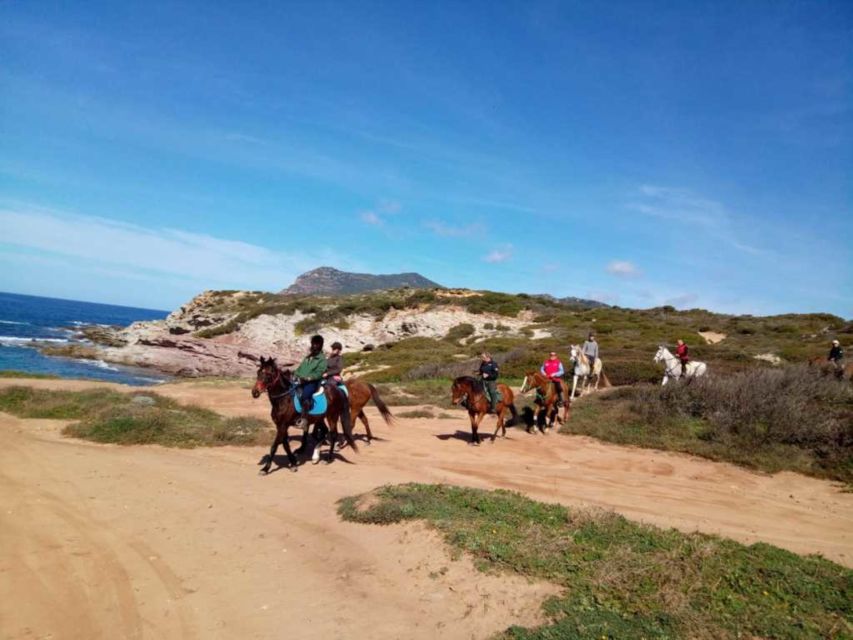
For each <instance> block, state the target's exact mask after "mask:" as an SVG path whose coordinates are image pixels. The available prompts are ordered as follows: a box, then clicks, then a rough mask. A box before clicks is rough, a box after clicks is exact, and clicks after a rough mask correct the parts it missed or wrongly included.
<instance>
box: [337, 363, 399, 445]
mask: <svg viewBox="0 0 853 640" xmlns="http://www.w3.org/2000/svg"><path fill="white" fill-rule="evenodd" d="M344 384H346V386H347V390H348V391H349V406H350V421H351V422H352V424H353V426H355V421H356V418H358V419H359V420H361V421H362V423H364V428H365V429H366V430H367V444H370V441H371V440H373V434H372V433H370V423H369V422H368V421H367V416H366V415H365V414H364V405H366V404H367V403H368V402H369V401H370V400H373V404H375V405H376V408H377V409H379V413H380V414H381V415H382V419H383V420H385V424H388V425H391V424H394V416H393V415H391V410H390V409H388V407H387V406H386V405H385V403H384V402H383V401H382V398H380V397H379V392H378V391H377V390H376V387H374V386H373V385H372V384H370V383H369V382H365V381H364V380H362V379H361V378H349V379H348V380H346V382H345V383H344Z"/></svg>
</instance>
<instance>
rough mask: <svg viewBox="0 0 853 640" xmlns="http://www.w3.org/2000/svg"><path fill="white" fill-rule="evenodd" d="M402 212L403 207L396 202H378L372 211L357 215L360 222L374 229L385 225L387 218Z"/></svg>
mask: <svg viewBox="0 0 853 640" xmlns="http://www.w3.org/2000/svg"><path fill="white" fill-rule="evenodd" d="M402 210H403V205H402V204H400V203H399V202H397V201H396V200H380V201H379V204H378V205H377V206H375V207H374V208H373V209H370V210H368V211H362V212H361V213H360V214H359V218H361V221H362V222H364V223H366V224H369V225H373V226H376V227H379V226H382V225H383V224H385V220H386V219H387V217H388V216H393V215H396V214H398V213H400V211H402Z"/></svg>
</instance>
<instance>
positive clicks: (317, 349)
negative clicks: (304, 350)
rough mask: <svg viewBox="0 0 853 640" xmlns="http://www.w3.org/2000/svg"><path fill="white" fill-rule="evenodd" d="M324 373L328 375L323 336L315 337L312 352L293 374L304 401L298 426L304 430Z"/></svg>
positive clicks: (312, 341)
mask: <svg viewBox="0 0 853 640" xmlns="http://www.w3.org/2000/svg"><path fill="white" fill-rule="evenodd" d="M324 373H326V356H324V355H323V336H313V337H312V338H311V351H309V352H308V355H307V356H305V357H304V358H303V359H302V362H300V363H299V366H298V367H296V371H294V372H293V375H294V376H296V380H297V383H298V384H299V388H300V393H299V397H300V399H301V401H302V415H301V416H300V418H299V420H298V421H297V423H296V424H297V426H300V427H302V428H303V429H307V428H308V412H309V411H311V407H312V406H313V405H314V394H315V393H316V392H317V389H318V388H319V387H320V382H321V381H322V380H323V374H324Z"/></svg>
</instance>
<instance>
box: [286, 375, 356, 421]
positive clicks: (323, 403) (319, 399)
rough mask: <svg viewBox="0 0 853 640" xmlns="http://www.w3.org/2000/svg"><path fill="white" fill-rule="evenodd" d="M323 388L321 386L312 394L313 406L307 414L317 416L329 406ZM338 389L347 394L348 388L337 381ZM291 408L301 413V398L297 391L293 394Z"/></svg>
mask: <svg viewBox="0 0 853 640" xmlns="http://www.w3.org/2000/svg"><path fill="white" fill-rule="evenodd" d="M324 389H325V387H323V386H321V387H320V388H319V389H317V393H315V394H314V406H313V407H311V411H309V412H308V415H310V416H319V415H320V414H322V413H326V409H328V407H329V401H328V400H327V399H326V394H325V392H324ZM338 389H340V390H342V391H343V392H344V393H345V394H346V395H347V396H349V390H348V389H347V388H346V385H345V384H344V383H343V382H339V383H338ZM293 408H294V409H296V413H302V399H301V398H300V397H299V393H298V391H297V392H296V393H294V394H293Z"/></svg>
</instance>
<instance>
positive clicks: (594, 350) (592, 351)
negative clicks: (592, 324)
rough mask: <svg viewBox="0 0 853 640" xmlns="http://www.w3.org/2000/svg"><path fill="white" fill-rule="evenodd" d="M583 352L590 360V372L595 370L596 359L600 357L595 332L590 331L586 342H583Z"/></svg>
mask: <svg viewBox="0 0 853 640" xmlns="http://www.w3.org/2000/svg"><path fill="white" fill-rule="evenodd" d="M583 354H584V355H585V356H586V359H587V360H589V370H590V372H592V371H595V361H596V359H597V358H598V343H597V342H596V341H595V334H594V333H593V332H592V331H590V332H589V336H588V337H587V339H586V342H584V343H583Z"/></svg>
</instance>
